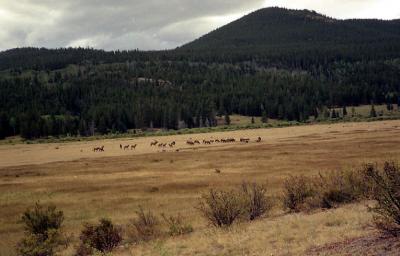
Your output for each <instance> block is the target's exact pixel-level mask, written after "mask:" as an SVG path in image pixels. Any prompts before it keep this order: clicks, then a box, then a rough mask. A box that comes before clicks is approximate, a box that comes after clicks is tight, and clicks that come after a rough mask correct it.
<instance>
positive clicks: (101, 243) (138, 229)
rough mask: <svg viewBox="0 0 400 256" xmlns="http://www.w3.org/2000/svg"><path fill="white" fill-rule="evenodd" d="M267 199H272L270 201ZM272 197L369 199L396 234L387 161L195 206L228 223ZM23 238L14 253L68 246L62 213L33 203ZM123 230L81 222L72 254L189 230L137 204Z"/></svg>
mask: <svg viewBox="0 0 400 256" xmlns="http://www.w3.org/2000/svg"><path fill="white" fill-rule="evenodd" d="M272 198H275V200H274V201H273V200H272ZM277 199H280V200H281V203H282V206H283V207H282V209H283V210H285V211H286V212H289V213H292V212H306V213H309V212H311V211H315V210H317V209H331V208H336V207H339V206H341V205H343V204H348V203H353V202H357V201H361V200H372V201H368V202H373V206H372V207H370V209H371V211H372V212H373V213H374V218H373V221H374V224H375V226H376V227H377V228H378V229H379V230H381V231H383V232H385V233H389V234H392V235H395V236H398V235H399V234H400V168H399V166H398V165H397V164H395V163H393V162H386V163H385V164H384V165H383V167H382V168H379V166H378V165H376V164H375V165H373V164H368V165H365V166H364V167H363V168H361V169H360V170H351V171H334V172H326V173H320V174H319V175H315V176H289V177H288V178H286V179H285V180H284V182H283V193H282V194H281V195H272V194H268V189H267V186H266V185H264V184H257V183H246V182H244V183H242V184H241V185H238V186H236V187H234V188H231V189H228V190H223V189H217V188H212V189H210V190H208V191H207V192H205V193H204V194H203V195H202V196H201V198H200V199H199V202H198V204H197V206H196V209H197V210H198V211H199V212H200V213H201V215H202V216H203V217H204V218H205V219H206V220H207V221H208V223H209V224H210V225H212V226H214V227H218V228H220V227H228V226H231V225H232V224H234V223H236V222H246V221H253V220H256V219H258V218H261V217H265V216H268V214H269V213H270V212H271V210H272V209H273V207H278V205H274V204H273V202H276V201H277ZM21 221H22V223H23V224H24V229H25V236H24V238H23V239H22V240H21V241H20V242H19V243H18V245H17V252H18V254H19V255H27V256H39V255H49V256H51V255H54V254H55V253H56V252H57V251H58V250H59V249H60V248H62V246H64V245H67V239H66V238H65V237H66V236H65V235H64V233H63V232H62V223H63V221H64V215H63V212H62V211H59V210H57V209H56V207H55V206H48V207H44V206H42V205H40V204H36V205H35V207H34V208H33V209H28V210H26V211H25V212H24V214H23V216H22V219H21ZM126 231H127V232H125V233H124V232H123V229H122V227H118V226H115V225H114V224H113V223H112V221H111V220H109V219H101V220H100V221H99V223H98V224H84V226H83V230H82V232H81V235H80V241H81V243H80V245H79V246H78V247H77V250H76V255H80V256H84V255H92V254H94V253H100V254H104V253H108V252H111V251H112V250H113V249H115V248H116V247H117V246H119V245H120V244H121V243H122V242H123V237H122V234H127V235H129V237H128V238H127V240H126V242H134V243H138V242H148V241H151V240H155V239H164V238H166V237H168V236H180V235H184V234H188V233H191V232H192V231H193V227H192V226H191V224H190V223H188V222H187V221H186V220H185V219H184V218H183V217H182V215H181V214H177V215H166V214H161V216H158V215H156V214H155V213H153V212H152V211H151V210H144V209H143V208H142V207H139V208H138V210H137V211H136V216H135V217H134V218H133V219H132V220H131V224H130V225H129V227H128V228H127V230H126Z"/></svg>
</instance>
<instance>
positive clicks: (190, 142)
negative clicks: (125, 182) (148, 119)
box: [93, 137, 262, 152]
mask: <svg viewBox="0 0 400 256" xmlns="http://www.w3.org/2000/svg"><path fill="white" fill-rule="evenodd" d="M237 141H239V142H240V143H246V144H247V143H249V142H250V141H251V139H250V138H240V139H239V140H236V139H235V138H232V137H230V138H219V139H213V138H212V139H203V140H202V141H201V142H200V141H199V140H197V139H196V140H193V139H192V138H190V139H188V140H186V144H187V145H189V146H195V145H201V144H203V145H211V144H216V143H222V144H224V143H234V142H237ZM261 141H262V139H261V137H258V138H257V139H256V140H255V142H256V143H260V142H261ZM175 146H176V142H175V141H172V142H159V141H157V140H153V141H152V142H150V147H158V148H161V149H163V152H165V149H166V148H174V147H175ZM136 147H137V144H134V145H122V144H119V148H120V149H121V150H124V151H125V150H135V149H136ZM93 151H94V152H104V146H101V147H94V148H93ZM176 151H179V150H176Z"/></svg>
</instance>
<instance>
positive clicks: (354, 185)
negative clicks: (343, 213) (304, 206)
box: [314, 171, 366, 209]
mask: <svg viewBox="0 0 400 256" xmlns="http://www.w3.org/2000/svg"><path fill="white" fill-rule="evenodd" d="M314 184H315V188H314V190H315V191H316V193H315V196H314V197H315V201H316V205H315V206H316V207H318V206H319V207H320V208H328V209H329V208H333V207H336V206H338V205H340V204H345V203H351V202H354V201H357V200H358V199H360V198H361V197H362V196H363V195H364V190H365V189H364V187H366V186H365V184H363V177H362V175H361V173H360V172H357V171H336V172H331V173H329V174H326V175H321V174H320V175H319V177H318V178H316V179H315V181H314Z"/></svg>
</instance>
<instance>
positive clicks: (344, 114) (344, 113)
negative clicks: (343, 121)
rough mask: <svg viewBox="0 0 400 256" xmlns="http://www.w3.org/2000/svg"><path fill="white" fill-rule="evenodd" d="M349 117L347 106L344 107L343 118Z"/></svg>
mask: <svg viewBox="0 0 400 256" xmlns="http://www.w3.org/2000/svg"><path fill="white" fill-rule="evenodd" d="M345 116H347V109H346V106H343V117H345Z"/></svg>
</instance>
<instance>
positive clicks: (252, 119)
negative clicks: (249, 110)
mask: <svg viewBox="0 0 400 256" xmlns="http://www.w3.org/2000/svg"><path fill="white" fill-rule="evenodd" d="M251 123H252V124H254V123H255V121H254V116H252V117H251Z"/></svg>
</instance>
